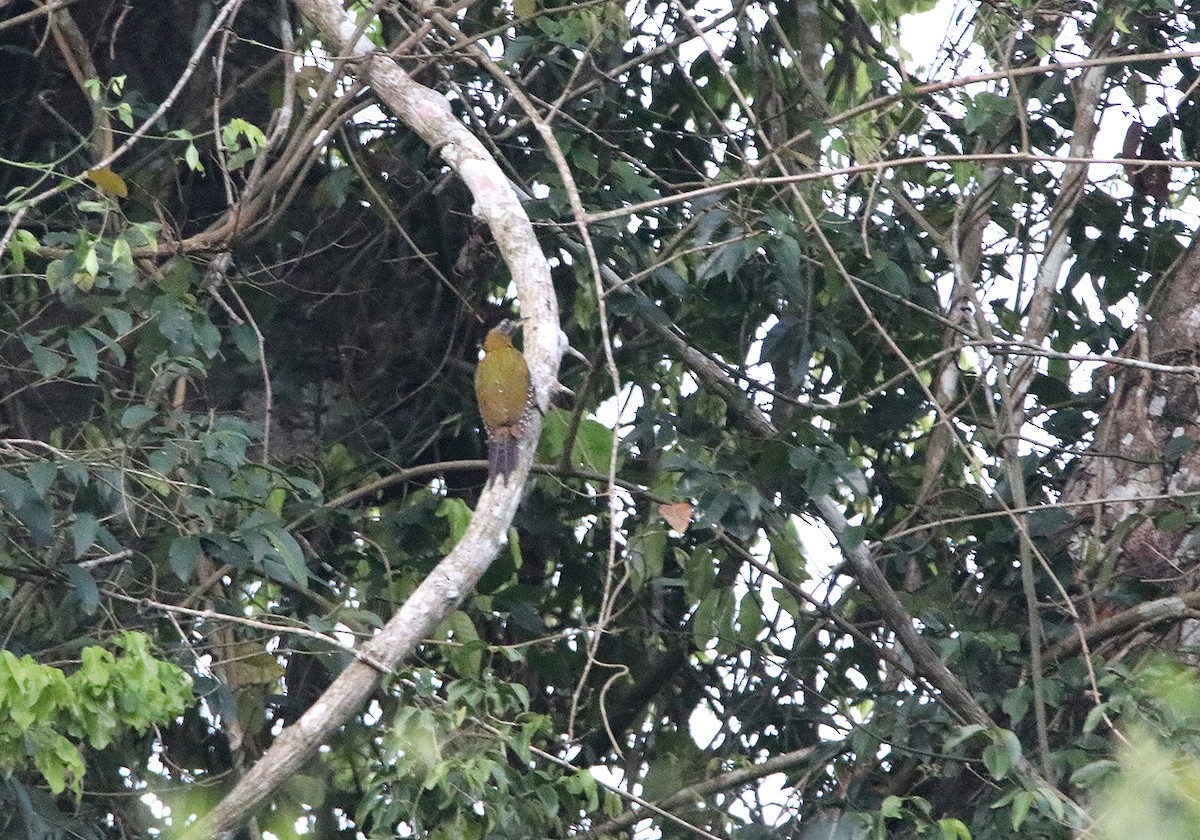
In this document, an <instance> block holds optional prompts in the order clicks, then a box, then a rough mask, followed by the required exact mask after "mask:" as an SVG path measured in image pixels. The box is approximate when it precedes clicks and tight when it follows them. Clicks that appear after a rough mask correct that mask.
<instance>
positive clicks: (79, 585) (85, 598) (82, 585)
mask: <svg viewBox="0 0 1200 840" xmlns="http://www.w3.org/2000/svg"><path fill="white" fill-rule="evenodd" d="M62 571H63V574H64V575H66V578H67V580H68V581H70V583H71V586H73V587H74V588H75V592H76V594H77V595H78V596H79V605H80V607H81V608H82V609H83V611H84V612H85V613H86V614H87V615H94V614H95V613H96V610H97V609H98V608H99V607H100V588H99V587H97V586H96V579H95V578H93V577H92V573H91V572H89V571H88V570H87V569H82V568H80V567H79V566H72V565H66V566H63V568H62Z"/></svg>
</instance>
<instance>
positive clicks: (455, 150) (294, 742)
mask: <svg viewBox="0 0 1200 840" xmlns="http://www.w3.org/2000/svg"><path fill="white" fill-rule="evenodd" d="M293 2H294V4H295V6H296V7H297V8H298V9H299V10H300V11H301V12H302V13H303V14H304V15H305V17H307V18H308V19H309V20H310V21H312V22H313V23H314V24H316V26H317V28H318V29H319V30H320V31H321V33H322V35H323V36H324V37H325V39H326V40H327V42H328V43H329V46H330V47H331V49H333V50H334V51H336V53H337V54H339V55H342V56H348V57H349V58H350V60H351V66H352V69H353V70H354V71H355V72H356V75H358V76H359V77H360V78H362V79H363V80H364V81H367V82H369V83H370V84H371V86H372V88H374V90H375V92H376V93H377V94H378V95H379V97H380V99H381V100H382V101H383V102H384V103H385V104H386V105H387V106H388V108H389V109H390V110H392V111H393V112H394V113H395V114H396V115H397V116H398V117H399V118H400V119H401V120H402V121H403V122H404V123H405V124H406V125H407V126H408V127H409V128H411V129H412V130H413V131H414V132H415V133H416V134H418V135H419V136H420V137H421V138H422V139H423V140H424V141H425V142H426V143H428V144H429V146H430V147H431V148H432V149H434V150H436V151H437V152H439V153H440V154H441V156H442V158H443V160H445V161H446V163H448V164H449V165H450V166H451V167H452V168H453V169H454V171H455V172H456V173H457V174H458V175H459V177H461V178H462V180H463V181H464V183H465V184H466V186H467V189H468V190H470V192H471V195H472V197H473V198H474V200H475V203H474V206H473V208H472V209H473V212H474V213H475V215H476V216H478V217H480V218H481V219H482V220H483V221H484V222H485V223H486V224H487V225H488V227H489V228H490V229H491V232H492V235H493V236H494V237H495V240H496V243H497V245H498V246H499V250H500V254H501V256H502V258H503V259H504V261H505V263H506V264H507V265H508V267H509V269H510V271H511V273H512V277H513V281H514V282H515V284H516V287H517V291H518V294H519V296H520V300H521V311H522V315H523V316H524V317H525V318H526V327H525V356H526V359H527V360H528V361H529V368H530V372H531V374H532V378H533V386H534V391H535V393H536V396H537V400H538V403H539V404H540V405H542V406H543V407H544V406H546V405H548V403H549V395H550V387H551V384H552V383H553V382H554V381H555V379H556V377H557V371H558V363H559V358H560V356H561V349H560V345H559V326H558V306H557V302H556V300H555V297H554V289H553V286H552V285H551V282H550V266H549V264H548V262H547V261H546V258H545V256H544V255H543V253H542V251H541V248H540V247H539V245H538V242H537V238H536V236H535V235H534V232H533V226H532V225H531V224H530V221H529V217H528V216H527V215H526V214H525V211H524V209H523V208H522V207H521V204H520V202H519V200H518V198H517V195H516V194H515V193H514V192H513V189H512V187H511V185H510V184H509V182H508V180H507V179H506V178H505V177H504V175H503V173H502V172H501V170H500V167H499V166H498V165H497V164H496V161H495V160H494V159H493V158H492V157H491V155H490V154H489V153H488V152H487V150H486V149H485V148H484V146H483V144H482V143H480V141H479V140H478V139H477V138H476V137H475V136H474V135H473V134H471V132H470V131H468V130H467V128H466V127H465V126H464V125H463V124H462V123H460V122H459V121H458V120H457V119H456V118H455V117H454V114H453V113H452V111H451V110H450V105H449V103H448V102H447V101H446V100H445V99H444V98H443V97H441V96H440V95H438V94H437V93H436V92H434V91H432V90H430V89H429V88H426V87H424V86H422V85H420V84H418V83H417V82H415V81H414V80H413V79H412V78H411V77H410V76H409V75H408V74H407V73H405V72H404V71H403V70H402V69H401V68H400V67H399V65H397V64H396V62H395V61H394V60H393V59H392V58H389V57H388V56H386V55H382V54H379V53H376V52H375V50H374V47H373V46H372V45H371V43H370V42H369V41H368V40H366V39H365V38H363V37H361V36H360V35H359V34H358V31H359V30H358V29H357V28H356V26H355V22H354V21H353V20H352V19H351V18H350V17H349V16H348V15H347V14H346V12H345V11H344V10H343V9H342V6H341V3H339V2H337V0H293ZM532 425H533V427H534V428H532V429H531V430H530V434H529V436H528V437H527V438H525V439H524V440H523V441H522V442H521V451H520V455H519V459H518V464H517V467H516V469H515V470H514V472H513V475H512V476H511V477H510V478H509V479H508V481H507V482H490V483H489V484H488V485H487V486H486V487H485V488H484V491H483V494H482V496H481V497H480V499H479V504H478V506H477V507H476V509H475V515H474V516H473V517H472V518H471V523H470V525H469V526H468V527H467V530H466V533H465V534H464V535H463V537H462V539H461V540H460V541H459V543H458V545H456V546H455V547H454V549H453V550H452V551H451V552H450V553H449V554H448V555H447V556H446V557H445V558H444V559H443V560H442V561H441V562H440V563H439V564H438V566H437V568H435V569H434V570H433V572H432V573H430V575H429V576H428V577H426V578H425V580H424V581H422V582H421V584H420V585H419V586H418V587H417V589H416V590H415V591H414V592H413V593H412V595H411V596H409V598H408V600H407V601H406V602H405V603H404V604H403V606H401V607H400V609H399V610H398V611H397V612H396V614H395V615H394V616H393V617H392V619H391V620H390V621H389V622H388V623H387V624H386V625H385V626H384V628H383V629H382V630H381V631H380V632H379V634H378V635H377V636H376V637H375V638H374V639H372V640H371V641H370V642H368V643H367V644H365V645H364V646H363V647H362V654H363V658H362V659H357V660H355V661H354V662H351V663H350V665H349V666H347V668H346V670H344V671H343V672H342V673H341V675H339V676H338V678H337V679H336V680H334V682H333V684H332V685H330V687H329V688H328V689H327V690H326V691H325V693H324V694H322V695H321V697H320V698H318V699H317V701H316V703H314V704H313V705H312V706H311V707H310V708H309V709H308V711H306V712H305V713H304V714H303V715H302V716H301V717H300V719H299V720H297V721H296V723H295V724H293V725H292V726H290V727H288V728H286V729H284V730H283V732H282V733H280V735H279V737H278V738H276V739H275V742H274V744H272V746H271V748H270V749H268V750H267V752H266V753H265V754H264V755H263V756H262V758H261V759H259V761H258V762H257V763H256V764H255V765H254V766H253V767H252V768H250V770H249V771H248V772H247V773H246V775H245V776H243V777H242V778H241V779H240V780H239V781H238V783H237V785H236V786H235V787H234V789H233V790H231V791H230V792H229V793H228V794H227V795H226V796H225V798H224V799H223V800H221V802H219V803H218V804H217V806H216V807H215V808H213V810H212V811H210V812H209V813H208V814H206V815H204V816H203V817H201V818H200V820H199V821H197V822H196V823H194V824H193V825H192V826H191V827H190V828H189V830H188V831H187V833H186V834H185V835H184V836H185V837H186V838H191V840H200V838H210V837H229V836H231V835H232V834H233V832H234V831H236V829H237V828H238V827H239V826H240V825H241V824H242V823H243V822H244V821H245V820H246V819H247V817H248V816H249V815H250V814H251V813H252V812H253V811H254V810H255V809H256V808H258V807H259V806H260V805H261V804H262V803H263V802H265V801H266V800H267V799H268V798H269V797H270V796H271V795H272V794H273V793H274V792H275V791H276V790H277V789H278V788H279V786H280V785H281V784H282V783H283V782H284V781H285V780H286V779H288V778H289V777H290V776H291V775H292V774H294V773H295V772H297V771H298V770H299V769H300V768H301V767H303V766H304V764H306V763H307V762H308V761H309V759H311V758H312V756H313V755H315V754H316V752H317V749H318V748H319V747H320V746H321V744H322V743H323V742H324V741H325V740H326V739H328V737H329V736H330V735H331V734H333V732H334V731H336V730H337V728H338V727H340V726H341V725H342V724H343V723H345V721H346V720H348V719H349V718H350V717H351V716H352V715H353V714H355V712H357V711H358V709H359V708H360V707H361V705H362V704H363V703H364V702H365V701H366V699H367V698H368V697H369V696H370V694H371V692H372V691H373V690H374V688H375V685H376V682H377V680H378V677H379V673H378V671H377V670H376V668H375V667H372V665H368V664H366V662H371V663H373V664H374V665H377V666H382V667H383V668H385V669H388V670H390V669H394V668H396V667H397V666H398V665H399V664H400V663H402V662H403V661H404V660H405V659H407V658H408V657H409V656H411V655H412V653H413V651H415V650H416V647H417V645H418V644H419V643H420V642H421V640H422V639H423V638H425V637H427V636H428V635H429V634H430V633H431V632H432V631H433V629H434V628H435V627H437V625H438V624H439V623H440V622H441V621H442V620H443V619H444V618H445V617H446V616H447V615H448V614H449V613H450V612H452V611H453V610H454V609H455V608H456V607H457V606H458V604H459V603H460V602H461V601H462V600H463V598H465V597H466V595H467V594H468V593H469V592H470V591H471V589H472V588H474V586H475V584H476V582H477V581H478V580H479V578H480V577H481V576H482V575H483V573H484V572H485V571H486V570H487V568H488V566H489V565H490V564H491V562H492V560H493V558H494V557H495V556H496V553H497V551H498V550H499V547H500V541H501V539H502V537H503V535H504V534H505V533H506V532H507V529H508V526H509V524H510V523H511V522H512V518H513V515H514V514H515V513H516V510H517V506H518V505H519V504H520V500H521V493H520V488H521V487H522V486H523V485H524V482H525V479H526V477H527V476H528V475H529V469H530V466H531V465H532V463H533V454H534V452H533V451H534V447H535V445H536V442H537V439H538V433H539V432H540V431H541V416H540V414H539V415H536V416H535V418H534V421H533V424H532ZM364 660H366V661H364Z"/></svg>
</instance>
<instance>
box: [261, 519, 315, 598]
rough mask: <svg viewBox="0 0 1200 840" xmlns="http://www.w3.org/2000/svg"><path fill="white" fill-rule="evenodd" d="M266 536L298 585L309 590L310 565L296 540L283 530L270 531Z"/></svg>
mask: <svg viewBox="0 0 1200 840" xmlns="http://www.w3.org/2000/svg"><path fill="white" fill-rule="evenodd" d="M266 535H267V539H268V540H270V541H271V547H272V548H274V549H275V552H276V553H277V554H278V555H279V558H280V559H281V560H283V564H284V565H285V566H286V567H287V570H288V572H290V573H291V575H292V579H293V580H295V581H296V585H297V586H299V587H300V588H301V589H307V588H308V564H307V563H305V562H304V551H303V550H302V549H301V548H300V544H299V543H298V542H296V538H295V537H293V536H292V535H291V534H289V533H288V532H287V531H285V530H283V528H276V529H273V530H268V531H266Z"/></svg>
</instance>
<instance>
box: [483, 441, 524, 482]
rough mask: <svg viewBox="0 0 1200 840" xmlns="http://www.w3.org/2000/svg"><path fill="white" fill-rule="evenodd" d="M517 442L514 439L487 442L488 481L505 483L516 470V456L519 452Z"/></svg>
mask: <svg viewBox="0 0 1200 840" xmlns="http://www.w3.org/2000/svg"><path fill="white" fill-rule="evenodd" d="M518 443H519V441H518V440H517V439H516V438H503V439H501V440H492V441H488V479H489V480H490V479H495V478H499V479H501V480H502V481H507V480H508V476H509V475H510V474H511V473H512V471H513V470H515V469H516V468H517V455H518V454H519V452H520V448H519V446H518Z"/></svg>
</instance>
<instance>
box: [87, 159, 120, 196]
mask: <svg viewBox="0 0 1200 840" xmlns="http://www.w3.org/2000/svg"><path fill="white" fill-rule="evenodd" d="M87 176H88V177H89V178H91V179H92V182H93V183H95V185H96V186H97V187H99V188H100V192H102V193H108V194H109V195H115V196H116V197H117V198H125V197H126V196H128V195H129V187H128V186H126V185H125V179H124V178H122V177H121V176H120V175H118V174H117V173H116V172H113V171H112V170H111V169H109V168H108V167H107V166H102V167H100V168H99V169H92V170H89V171H88V174H87Z"/></svg>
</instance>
